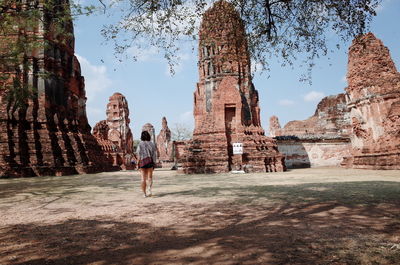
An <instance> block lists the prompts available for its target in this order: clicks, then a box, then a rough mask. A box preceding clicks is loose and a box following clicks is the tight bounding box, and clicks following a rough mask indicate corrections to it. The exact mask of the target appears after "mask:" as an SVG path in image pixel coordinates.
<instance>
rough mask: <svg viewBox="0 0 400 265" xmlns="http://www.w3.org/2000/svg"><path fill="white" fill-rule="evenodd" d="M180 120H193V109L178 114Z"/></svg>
mask: <svg viewBox="0 0 400 265" xmlns="http://www.w3.org/2000/svg"><path fill="white" fill-rule="evenodd" d="M179 121H180V122H193V111H191V110H190V111H186V112H183V113H181V114H180V115H179Z"/></svg>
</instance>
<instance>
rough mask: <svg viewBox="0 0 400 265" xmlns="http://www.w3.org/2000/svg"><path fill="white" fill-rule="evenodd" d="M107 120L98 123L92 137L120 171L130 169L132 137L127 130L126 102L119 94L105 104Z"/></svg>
mask: <svg viewBox="0 0 400 265" xmlns="http://www.w3.org/2000/svg"><path fill="white" fill-rule="evenodd" d="M106 115H107V119H106V120H102V121H99V122H98V123H96V125H95V126H94V128H93V135H94V137H96V139H97V141H98V143H99V144H100V145H101V148H102V149H103V152H104V153H105V154H106V155H107V157H108V158H109V159H110V160H111V161H112V163H113V165H114V166H116V167H119V168H120V169H124V170H125V169H132V168H133V165H132V164H131V161H132V159H133V157H134V154H133V135H132V131H131V129H130V128H129V123H130V119H129V107H128V101H127V100H126V98H125V97H124V95H122V94H121V93H114V94H113V95H112V96H111V97H110V98H109V102H108V104H107V110H106Z"/></svg>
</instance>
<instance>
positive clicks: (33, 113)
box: [0, 0, 112, 177]
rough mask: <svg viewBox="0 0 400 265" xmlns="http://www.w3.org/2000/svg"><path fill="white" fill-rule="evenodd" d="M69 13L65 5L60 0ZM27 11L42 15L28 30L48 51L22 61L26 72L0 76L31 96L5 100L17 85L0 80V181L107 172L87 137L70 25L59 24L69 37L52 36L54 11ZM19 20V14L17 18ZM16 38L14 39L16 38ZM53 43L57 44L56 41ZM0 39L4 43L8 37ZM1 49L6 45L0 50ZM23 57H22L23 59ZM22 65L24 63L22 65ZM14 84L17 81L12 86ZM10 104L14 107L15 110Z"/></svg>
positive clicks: (39, 50) (35, 5)
mask: <svg viewBox="0 0 400 265" xmlns="http://www.w3.org/2000/svg"><path fill="white" fill-rule="evenodd" d="M59 2H60V3H59V4H64V5H60V8H69V6H68V1H61V0H60V1H59ZM32 3H33V4H32V5H25V8H37V9H38V10H40V11H41V12H43V18H44V20H43V21H38V26H37V27H36V28H34V29H33V31H29V34H35V36H37V37H38V39H42V40H43V39H47V40H48V43H47V44H48V45H47V46H40V45H39V46H37V48H36V49H35V50H33V51H31V52H30V53H26V54H24V56H21V60H24V62H27V63H28V65H29V67H26V68H22V69H21V68H20V67H19V65H14V66H12V65H8V66H7V67H6V68H4V67H3V68H2V70H1V72H0V75H1V76H5V75H7V74H10V73H11V75H9V76H11V78H14V81H16V80H17V81H18V82H20V84H22V86H23V87H26V88H28V90H27V91H31V93H32V94H33V96H32V97H27V98H26V99H25V100H24V101H23V104H22V105H21V104H20V105H14V103H15V102H16V101H15V98H14V99H13V98H11V99H10V98H9V97H7V95H10V94H9V93H10V91H14V90H13V89H15V86H13V85H10V83H8V85H7V83H5V82H4V79H1V80H2V84H1V87H2V92H1V95H0V176H4V177H20V176H38V175H39V176H41V175H67V174H76V173H89V172H99V171H106V170H111V169H112V167H111V165H110V163H109V161H108V160H107V158H106V157H105V156H104V154H103V152H102V151H101V148H100V146H99V145H98V143H97V141H96V140H95V138H94V137H93V136H92V135H91V133H90V129H91V128H90V126H89V124H88V121H87V117H86V95H85V89H84V87H85V86H84V78H83V77H82V76H81V70H80V65H79V62H78V60H77V58H76V57H75V56H74V37H73V26H72V21H71V20H62V22H61V23H64V24H63V25H62V26H63V28H64V29H65V30H66V31H67V32H68V33H69V34H64V35H62V36H61V38H62V39H63V41H60V36H57V37H55V34H54V32H52V29H53V23H56V22H55V21H57V20H56V19H54V18H55V17H54V16H55V15H54V14H55V13H53V11H52V10H48V9H43V8H41V6H42V2H41V1H34V2H33V1H32ZM16 15H18V13H16ZM18 37H19V36H15V38H18ZM56 38H57V41H56ZM0 40H1V41H2V43H3V44H4V41H8V40H9V38H7V36H1V37H0ZM1 46H2V47H3V46H4V45H1ZM23 57H24V58H23ZM21 63H22V61H21ZM13 84H15V82H14V83H13ZM13 105H14V106H13Z"/></svg>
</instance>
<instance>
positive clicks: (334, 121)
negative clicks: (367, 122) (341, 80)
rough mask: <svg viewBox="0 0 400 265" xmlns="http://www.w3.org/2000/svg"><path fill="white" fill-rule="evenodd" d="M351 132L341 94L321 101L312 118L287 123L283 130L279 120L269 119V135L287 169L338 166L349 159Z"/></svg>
mask: <svg viewBox="0 0 400 265" xmlns="http://www.w3.org/2000/svg"><path fill="white" fill-rule="evenodd" d="M350 131H351V127H350V118H349V112H348V111H347V105H346V95H345V94H343V93H342V94H338V95H336V96H328V97H325V98H323V99H322V100H321V101H320V102H319V103H318V105H317V109H316V111H315V113H314V115H313V116H311V117H310V118H308V119H306V120H303V121H290V122H288V123H287V124H286V125H285V126H284V127H283V128H281V127H280V124H279V120H278V117H276V116H272V117H271V118H270V135H271V136H273V137H275V139H276V140H277V143H278V150H279V151H280V152H281V153H282V154H284V155H285V163H286V166H287V167H288V168H301V167H318V166H340V164H341V163H342V162H343V158H344V157H348V156H349V155H350V149H351V144H350Z"/></svg>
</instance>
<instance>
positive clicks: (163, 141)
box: [157, 117, 174, 168]
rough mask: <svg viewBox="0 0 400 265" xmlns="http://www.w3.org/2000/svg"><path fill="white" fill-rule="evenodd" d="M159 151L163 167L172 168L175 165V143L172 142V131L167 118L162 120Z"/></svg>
mask: <svg viewBox="0 0 400 265" xmlns="http://www.w3.org/2000/svg"><path fill="white" fill-rule="evenodd" d="M157 150H158V153H159V156H158V159H159V164H161V167H163V168H165V167H169V168H171V167H172V166H173V165H174V157H173V142H172V140H171V130H170V129H169V128H168V122H167V119H166V118H165V117H163V118H162V128H161V131H160V133H159V134H158V135H157Z"/></svg>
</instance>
